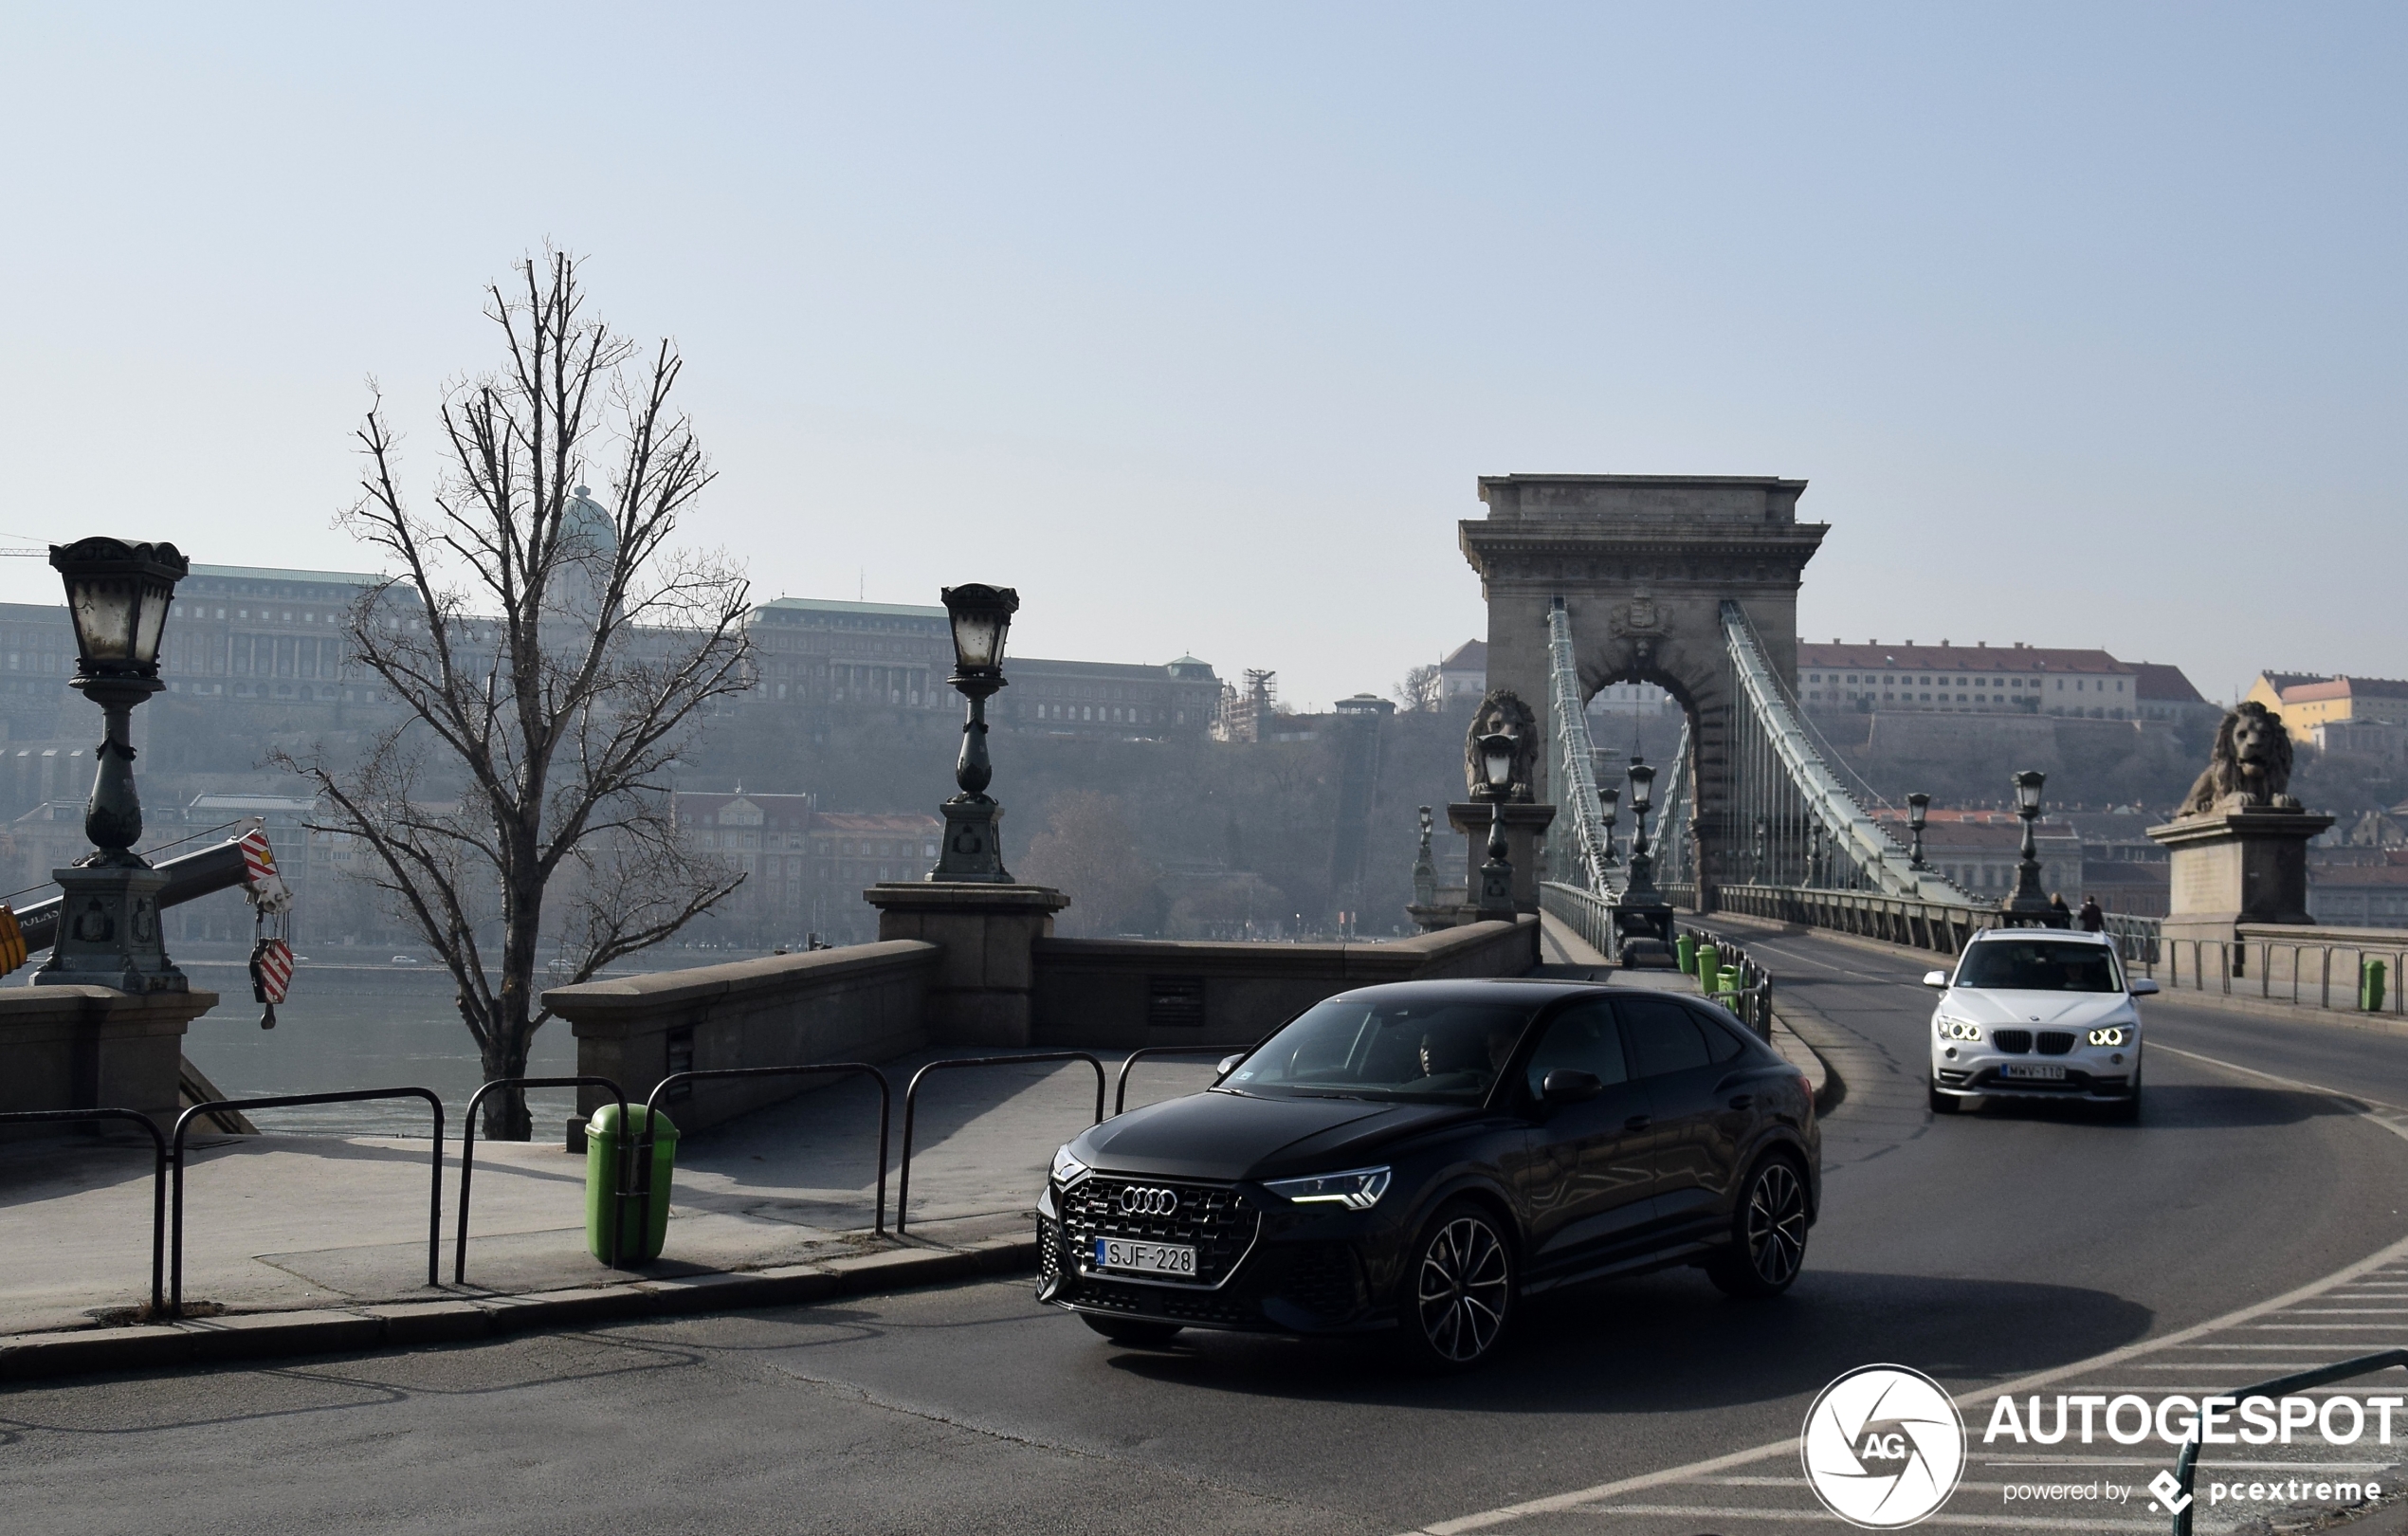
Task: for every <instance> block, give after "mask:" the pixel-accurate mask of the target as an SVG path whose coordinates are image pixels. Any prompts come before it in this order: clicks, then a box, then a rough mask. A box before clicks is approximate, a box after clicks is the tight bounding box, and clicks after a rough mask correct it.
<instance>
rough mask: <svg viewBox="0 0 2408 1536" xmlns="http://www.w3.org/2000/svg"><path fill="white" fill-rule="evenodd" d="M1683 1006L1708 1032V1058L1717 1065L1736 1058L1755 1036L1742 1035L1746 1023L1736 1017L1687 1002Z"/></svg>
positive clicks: (1700, 1026)
mask: <svg viewBox="0 0 2408 1536" xmlns="http://www.w3.org/2000/svg"><path fill="white" fill-rule="evenodd" d="M1682 1006H1683V1007H1685V1008H1687V1009H1688V1015H1689V1017H1691V1018H1693V1019H1695V1020H1697V1023H1698V1027H1699V1028H1700V1029H1702V1030H1704V1031H1705V1032H1706V1058H1707V1059H1708V1060H1710V1061H1712V1062H1713V1063H1714V1065H1715V1066H1717V1067H1720V1066H1721V1065H1723V1063H1724V1062H1726V1061H1730V1060H1732V1059H1734V1058H1736V1057H1737V1056H1738V1055H1739V1053H1740V1052H1741V1051H1744V1050H1746V1049H1747V1041H1749V1040H1752V1039H1754V1038H1755V1036H1754V1035H1752V1034H1747V1035H1742V1031H1743V1030H1745V1028H1746V1026H1745V1025H1743V1024H1741V1023H1740V1022H1739V1021H1738V1020H1736V1019H1728V1018H1724V1017H1722V1016H1720V1015H1719V1014H1718V1013H1717V1012H1716V1011H1715V1010H1714V1009H1711V1008H1697V1007H1692V1006H1690V1005H1688V1004H1686V1003H1684V1004H1683V1005H1682Z"/></svg>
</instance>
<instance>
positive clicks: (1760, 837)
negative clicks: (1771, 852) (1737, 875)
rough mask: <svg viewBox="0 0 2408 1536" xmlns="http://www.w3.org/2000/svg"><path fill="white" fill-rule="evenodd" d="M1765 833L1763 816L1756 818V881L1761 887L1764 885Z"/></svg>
mask: <svg viewBox="0 0 2408 1536" xmlns="http://www.w3.org/2000/svg"><path fill="white" fill-rule="evenodd" d="M1764 833H1765V827H1764V818H1763V817H1762V816H1758V817H1757V818H1756V879H1755V883H1756V884H1757V885H1762V884H1763V883H1764V841H1765V837H1764Z"/></svg>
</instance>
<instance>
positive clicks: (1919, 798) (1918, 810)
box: [1906, 790, 1931, 832]
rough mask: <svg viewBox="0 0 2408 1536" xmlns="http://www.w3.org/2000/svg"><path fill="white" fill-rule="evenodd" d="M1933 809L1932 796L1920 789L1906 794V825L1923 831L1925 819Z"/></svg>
mask: <svg viewBox="0 0 2408 1536" xmlns="http://www.w3.org/2000/svg"><path fill="white" fill-rule="evenodd" d="M1930 810H1931V796H1930V795H1925V794H1924V793H1923V792H1922V791H1920V790H1918V791H1917V792H1915V793H1914V794H1912V795H1907V796H1906V825H1907V826H1909V827H1912V828H1913V829H1915V831H1917V832H1921V831H1923V827H1924V820H1925V816H1926V815H1927V814H1929V813H1930Z"/></svg>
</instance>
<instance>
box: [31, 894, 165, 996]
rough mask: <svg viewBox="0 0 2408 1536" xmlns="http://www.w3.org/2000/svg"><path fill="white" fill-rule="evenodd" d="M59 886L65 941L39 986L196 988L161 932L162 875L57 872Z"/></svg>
mask: <svg viewBox="0 0 2408 1536" xmlns="http://www.w3.org/2000/svg"><path fill="white" fill-rule="evenodd" d="M50 877H51V878H52V879H53V880H56V881H57V882H58V883H59V888H60V891H61V894H62V897H63V899H62V900H61V902H60V904H59V936H58V939H57V940H56V942H53V943H52V945H51V947H50V959H49V960H48V961H47V962H46V963H45V964H44V965H43V967H42V969H41V970H39V971H37V972H36V973H34V977H33V981H34V984H35V985H36V986H46V987H52V986H95V987H108V988H111V989H113V990H115V991H118V992H133V993H152V992H183V991H186V990H188V988H189V986H190V983H188V982H187V981H186V980H185V979H184V973H183V972H181V971H179V970H177V969H176V968H175V966H174V965H173V963H171V962H170V961H169V960H168V958H167V944H166V942H165V940H164V939H163V938H162V936H161V935H160V932H159V892H160V891H162V890H164V889H166V888H167V881H168V877H167V876H166V875H165V874H163V873H161V872H160V871H158V870H156V869H147V868H129V867H123V866H117V865H95V866H88V867H70V868H68V869H53V870H51V871H50Z"/></svg>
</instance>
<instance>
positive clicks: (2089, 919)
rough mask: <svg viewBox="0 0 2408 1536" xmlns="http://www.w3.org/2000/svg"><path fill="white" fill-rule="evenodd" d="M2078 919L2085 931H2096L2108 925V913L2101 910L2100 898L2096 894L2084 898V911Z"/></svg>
mask: <svg viewBox="0 0 2408 1536" xmlns="http://www.w3.org/2000/svg"><path fill="white" fill-rule="evenodd" d="M2076 921H2077V922H2079V923H2081V924H2082V931H2083V932H2084V933H2096V932H2098V931H2099V930H2100V929H2101V928H2104V927H2106V926H2107V914H2106V913H2105V912H2103V911H2101V910H2099V899H2098V898H2097V897H2096V896H2085V897H2083V898H2082V913H2081V916H2080V917H2079V918H2078V919H2076Z"/></svg>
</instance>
